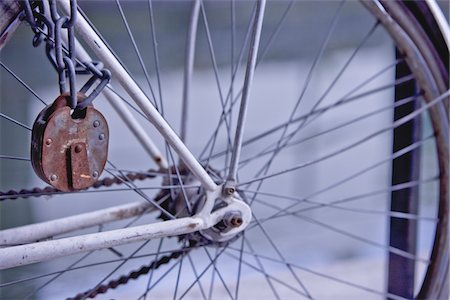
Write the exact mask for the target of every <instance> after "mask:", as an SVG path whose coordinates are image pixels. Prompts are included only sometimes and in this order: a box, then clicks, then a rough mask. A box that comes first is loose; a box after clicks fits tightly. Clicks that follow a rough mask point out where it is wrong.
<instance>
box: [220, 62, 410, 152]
mask: <svg viewBox="0 0 450 300" xmlns="http://www.w3.org/2000/svg"><path fill="white" fill-rule="evenodd" d="M399 62H400V61H396V62H395V63H392V64H390V65H389V66H387V67H386V68H383V69H382V70H381V71H379V72H377V73H376V74H375V75H373V76H371V77H370V78H368V79H366V80H365V81H364V82H362V83H361V84H359V85H358V86H357V87H356V88H354V89H352V90H351V91H350V92H349V93H347V94H346V95H345V96H343V97H342V98H340V99H339V100H338V101H336V102H335V103H333V104H330V105H328V106H324V107H321V108H316V109H314V110H311V111H310V112H308V113H306V114H304V115H301V116H298V117H296V118H294V119H293V120H292V121H291V124H293V123H297V122H300V121H303V120H305V119H308V118H310V117H311V116H314V115H320V114H323V113H325V112H326V111H328V110H331V109H333V108H336V107H339V106H341V105H344V104H347V103H350V102H352V101H355V100H360V99H363V97H366V96H370V95H372V94H375V93H378V92H382V91H384V90H386V89H388V88H392V87H395V85H397V84H401V83H404V82H406V81H409V80H411V79H413V77H412V76H405V77H403V78H400V79H398V80H396V81H395V82H394V83H393V84H392V83H391V84H387V85H383V86H381V87H378V88H374V89H372V90H369V91H367V92H363V93H361V94H357V95H354V96H351V95H352V94H353V93H354V92H356V91H357V90H359V89H361V88H362V87H364V86H365V85H367V84H368V83H370V82H371V81H373V80H374V79H376V78H378V77H379V76H380V75H382V74H383V73H385V72H386V71H388V70H390V69H391V68H393V67H395V66H396V65H397V64H398V63H399ZM308 124H309V123H308ZM287 125H289V124H288V122H284V123H282V124H280V125H277V126H275V127H273V128H271V129H268V130H266V131H265V132H263V133H261V134H259V135H256V136H254V137H252V138H250V139H248V140H247V141H245V142H243V146H248V145H250V144H252V143H254V142H256V141H258V140H260V139H262V138H264V137H266V136H268V135H270V134H273V133H275V132H277V131H279V130H281V129H283V128H284V127H285V126H287ZM225 152H226V151H222V152H219V153H217V154H214V155H213V156H212V158H217V157H219V156H221V155H224V154H225Z"/></svg>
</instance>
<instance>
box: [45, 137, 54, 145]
mask: <svg viewBox="0 0 450 300" xmlns="http://www.w3.org/2000/svg"><path fill="white" fill-rule="evenodd" d="M52 143H53V140H52V139H46V140H45V144H46V145H47V146H50V145H51V144H52Z"/></svg>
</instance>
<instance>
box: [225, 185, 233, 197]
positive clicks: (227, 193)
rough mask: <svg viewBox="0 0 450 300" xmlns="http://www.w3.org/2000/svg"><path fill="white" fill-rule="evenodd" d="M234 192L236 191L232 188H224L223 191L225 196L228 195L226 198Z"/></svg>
mask: <svg viewBox="0 0 450 300" xmlns="http://www.w3.org/2000/svg"><path fill="white" fill-rule="evenodd" d="M235 191H236V190H235V188H234V187H226V188H225V189H224V192H225V195H228V196H231V195H233V194H234V192H235Z"/></svg>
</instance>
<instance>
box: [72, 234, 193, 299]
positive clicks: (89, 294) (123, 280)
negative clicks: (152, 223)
mask: <svg viewBox="0 0 450 300" xmlns="http://www.w3.org/2000/svg"><path fill="white" fill-rule="evenodd" d="M198 246H199V245H197V243H196V242H194V241H191V242H190V245H189V246H188V247H185V248H183V249H181V250H178V251H175V252H172V253H171V254H170V255H165V256H162V257H161V258H160V259H158V260H154V261H152V262H151V263H150V264H148V265H143V266H141V267H140V268H139V269H138V270H134V271H131V272H129V273H128V274H127V275H122V276H120V277H119V278H117V279H113V280H110V281H109V282H108V283H107V284H102V285H99V286H96V287H95V288H93V289H90V290H87V291H86V292H83V293H79V294H78V295H76V296H75V297H72V298H67V299H66V300H82V299H87V298H95V297H96V296H97V295H99V294H105V293H106V292H107V291H109V290H110V289H115V288H117V287H118V286H120V285H125V284H127V283H128V281H130V280H131V279H137V278H139V277H140V276H142V275H146V274H148V273H149V272H150V271H151V270H156V269H158V268H159V267H160V266H162V265H165V264H168V263H169V262H171V261H172V260H174V259H177V258H179V257H180V256H182V255H186V254H187V253H189V252H190V251H191V250H192V249H194V248H195V247H198Z"/></svg>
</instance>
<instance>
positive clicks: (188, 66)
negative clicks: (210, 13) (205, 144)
mask: <svg viewBox="0 0 450 300" xmlns="http://www.w3.org/2000/svg"><path fill="white" fill-rule="evenodd" d="M199 12H200V0H195V2H194V3H193V5H192V10H191V17H190V20H189V29H188V34H187V38H186V58H185V59H186V61H185V66H184V77H183V98H182V104H181V105H182V107H181V122H180V123H181V126H180V138H181V140H182V141H183V142H186V127H187V118H188V104H189V97H190V88H191V81H192V73H193V70H194V55H195V41H196V38H197V25H198V16H199Z"/></svg>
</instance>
